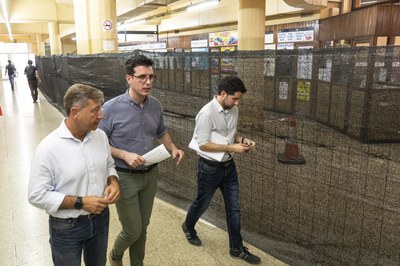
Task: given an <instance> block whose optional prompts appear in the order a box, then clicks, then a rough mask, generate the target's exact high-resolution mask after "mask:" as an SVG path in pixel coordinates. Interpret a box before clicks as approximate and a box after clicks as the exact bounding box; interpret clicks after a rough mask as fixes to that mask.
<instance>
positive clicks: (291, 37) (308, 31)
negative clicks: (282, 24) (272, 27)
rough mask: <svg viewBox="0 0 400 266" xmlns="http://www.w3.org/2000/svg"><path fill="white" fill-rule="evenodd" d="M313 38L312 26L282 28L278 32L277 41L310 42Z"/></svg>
mask: <svg viewBox="0 0 400 266" xmlns="http://www.w3.org/2000/svg"><path fill="white" fill-rule="evenodd" d="M313 40H314V28H312V27H307V28H298V29H284V30H280V31H279V32H278V42H310V41H313Z"/></svg>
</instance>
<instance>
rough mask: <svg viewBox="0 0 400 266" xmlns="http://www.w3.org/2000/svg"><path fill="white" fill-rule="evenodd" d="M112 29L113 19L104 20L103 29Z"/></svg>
mask: <svg viewBox="0 0 400 266" xmlns="http://www.w3.org/2000/svg"><path fill="white" fill-rule="evenodd" d="M112 29H113V23H112V21H111V20H109V19H106V20H103V30H104V31H110V30H112Z"/></svg>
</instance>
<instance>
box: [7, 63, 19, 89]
mask: <svg viewBox="0 0 400 266" xmlns="http://www.w3.org/2000/svg"><path fill="white" fill-rule="evenodd" d="M7 73H8V79H9V80H10V84H11V89H12V90H14V78H15V76H16V75H17V73H18V72H17V69H16V68H15V65H14V64H13V63H12V62H11V60H8V65H6V73H5V75H7Z"/></svg>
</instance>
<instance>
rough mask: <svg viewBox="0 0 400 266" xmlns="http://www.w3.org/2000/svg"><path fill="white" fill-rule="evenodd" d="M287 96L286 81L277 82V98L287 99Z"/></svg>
mask: <svg viewBox="0 0 400 266" xmlns="http://www.w3.org/2000/svg"><path fill="white" fill-rule="evenodd" d="M287 98H288V83H287V82H279V100H287Z"/></svg>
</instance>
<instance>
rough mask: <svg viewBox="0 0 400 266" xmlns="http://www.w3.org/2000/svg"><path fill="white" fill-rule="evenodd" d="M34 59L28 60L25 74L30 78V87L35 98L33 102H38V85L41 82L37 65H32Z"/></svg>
mask: <svg viewBox="0 0 400 266" xmlns="http://www.w3.org/2000/svg"><path fill="white" fill-rule="evenodd" d="M32 63H33V62H32V60H28V66H27V67H25V71H24V73H25V75H26V78H27V79H28V84H29V89H31V95H32V99H33V103H37V99H38V89H37V87H38V85H39V84H40V78H39V73H38V69H37V67H36V66H34V65H32Z"/></svg>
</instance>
